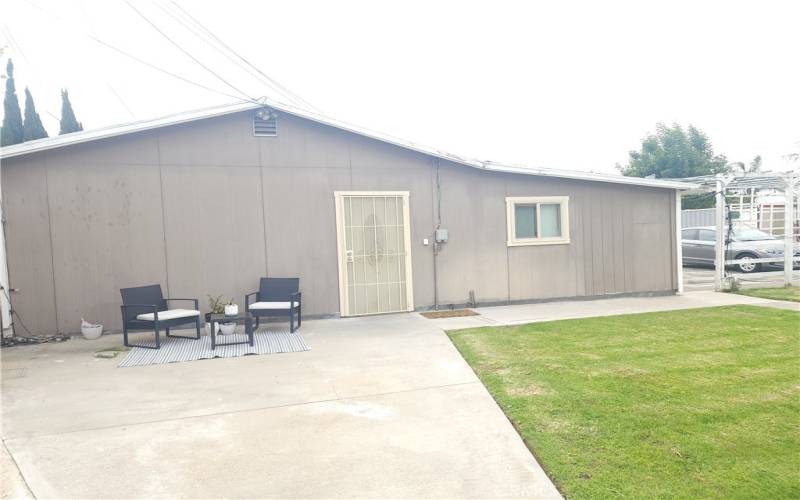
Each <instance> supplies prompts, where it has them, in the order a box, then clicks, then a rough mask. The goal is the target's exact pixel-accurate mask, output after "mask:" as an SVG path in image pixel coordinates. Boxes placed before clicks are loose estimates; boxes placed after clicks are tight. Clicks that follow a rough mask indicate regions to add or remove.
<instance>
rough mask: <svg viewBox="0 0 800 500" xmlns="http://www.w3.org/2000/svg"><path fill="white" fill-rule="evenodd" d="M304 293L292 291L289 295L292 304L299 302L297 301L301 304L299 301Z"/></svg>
mask: <svg viewBox="0 0 800 500" xmlns="http://www.w3.org/2000/svg"><path fill="white" fill-rule="evenodd" d="M302 295H303V294H301V293H300V292H294V293H291V294H290V295H289V301H290V302H291V303H292V304H294V303H295V302H297V303H298V304H299V303H300V299H301V298H302Z"/></svg>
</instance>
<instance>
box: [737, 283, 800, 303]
mask: <svg viewBox="0 0 800 500" xmlns="http://www.w3.org/2000/svg"><path fill="white" fill-rule="evenodd" d="M736 293H738V294H740V295H750V296H751V297H760V298H762V299H775V300H791V301H792V302H800V287H797V286H792V287H786V288H750V289H747V290H737V291H736Z"/></svg>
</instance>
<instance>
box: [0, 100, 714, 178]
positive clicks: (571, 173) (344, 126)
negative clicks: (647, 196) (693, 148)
mask: <svg viewBox="0 0 800 500" xmlns="http://www.w3.org/2000/svg"><path fill="white" fill-rule="evenodd" d="M263 107H268V108H270V109H274V110H276V111H279V112H283V113H287V114H290V115H294V116H297V117H300V118H305V119H307V120H311V121H314V122H317V123H320V124H323V125H327V126H330V127H334V128H337V129H340V130H344V131H347V132H351V133H354V134H358V135H360V136H363V137H368V138H370V139H374V140H377V141H381V142H385V143H387V144H392V145H395V146H399V147H401V148H405V149H408V150H411V151H416V152H418V153H422V154H425V155H428V156H432V157H434V158H440V159H443V160H447V161H451V162H453V163H457V164H460V165H466V166H469V167H473V168H477V169H479V170H486V171H490V172H505V173H514V174H522V175H538V176H544V177H557V178H563V179H575V180H584V181H592V182H609V183H614V184H627V185H634V186H646V187H654V188H663V189H678V190H688V189H700V185H699V184H691V183H687V182H680V181H676V180H666V179H643V178H640V177H625V176H622V175H614V174H599V173H594V172H581V171H577V170H560V169H551V168H543V167H536V168H534V167H526V166H522V165H512V164H507V163H499V162H493V161H482V160H477V159H473V158H467V157H464V156H460V155H456V154H453V153H448V152H445V151H441V150H439V149H436V148H433V147H430V146H424V145H421V144H417V143H414V142H411V141H406V140H403V139H399V138H396V137H392V136H390V135H387V134H383V133H380V132H376V131H373V130H369V129H367V128H364V127H359V126H356V125H351V124H349V123H345V122H343V121H340V120H336V119H334V118H330V117H328V116H325V115H321V114H318V113H314V112H312V111H309V110H306V109H302V108H298V107H296V106H291V105H289V104H285V103H281V102H278V101H273V100H267V99H263V100H260V101H251V102H250V101H249V102H239V103H234V104H226V105H222V106H215V107H210V108H203V109H197V110H192V111H187V112H184V113H178V114H173V115H167V116H162V117H160V118H155V119H152V120H142V121H137V122H132V123H126V124H122V125H115V126H110V127H104V128H101V129H96V130H85V131H82V132H74V133H71V134H65V135H59V136H55V137H49V138H45V139H38V140H35V141H28V142H23V143H22V144H15V145H13V146H7V147H4V148H0V158H3V159H7V158H14V157H16V156H23V155H26V154H30V153H34V152H37V151H47V150H52V149H56V148H60V147H64V146H69V145H73V144H81V143H85V142H90V141H96V140H100V139H107V138H111V137H116V136H120V135H125V134H131V133H135V132H142V131H145V130H152V129H156V128H161V127H168V126H172V125H179V124H182V123H189V122H193V121H197V120H204V119H207V118H214V117H218V116H224V115H229V114H232V113H239V112H243V111H248V110H255V109H259V108H263Z"/></svg>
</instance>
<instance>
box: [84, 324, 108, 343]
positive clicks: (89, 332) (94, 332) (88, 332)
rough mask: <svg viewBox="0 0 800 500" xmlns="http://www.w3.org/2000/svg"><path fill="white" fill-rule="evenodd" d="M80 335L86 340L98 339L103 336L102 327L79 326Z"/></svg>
mask: <svg viewBox="0 0 800 500" xmlns="http://www.w3.org/2000/svg"><path fill="white" fill-rule="evenodd" d="M81 333H82V334H83V338H85V339H86V340H95V339H99V338H100V335H102V334H103V325H92V326H81Z"/></svg>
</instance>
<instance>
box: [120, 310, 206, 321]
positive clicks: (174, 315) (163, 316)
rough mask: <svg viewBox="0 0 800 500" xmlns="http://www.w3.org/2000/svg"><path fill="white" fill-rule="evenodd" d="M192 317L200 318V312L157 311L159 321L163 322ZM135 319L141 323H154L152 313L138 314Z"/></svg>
mask: <svg viewBox="0 0 800 500" xmlns="http://www.w3.org/2000/svg"><path fill="white" fill-rule="evenodd" d="M194 316H200V311H195V310H194V309H167V310H166V311H158V320H159V321H164V320H167V319H178V318H192V317H194ZM136 319H140V320H142V321H155V315H154V314H153V313H146V314H140V315H138V316H136Z"/></svg>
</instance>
